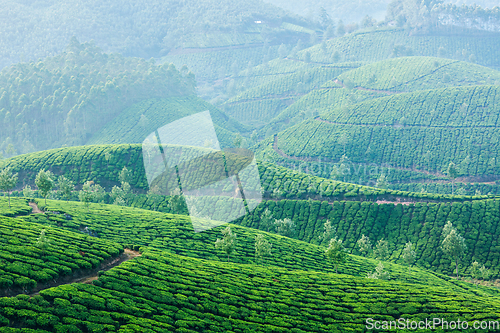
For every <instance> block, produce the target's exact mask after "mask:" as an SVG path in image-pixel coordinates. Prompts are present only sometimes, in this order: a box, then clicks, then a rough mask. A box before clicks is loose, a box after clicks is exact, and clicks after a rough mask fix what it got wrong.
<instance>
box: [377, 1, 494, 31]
mask: <svg viewBox="0 0 500 333" xmlns="http://www.w3.org/2000/svg"><path fill="white" fill-rule="evenodd" d="M386 20H387V21H391V20H393V21H395V22H396V24H397V25H398V26H400V27H403V26H406V27H410V28H430V27H433V26H438V25H443V26H450V25H451V26H459V27H464V28H474V29H478V30H487V31H500V10H499V8H498V4H495V6H494V7H493V6H492V7H491V8H483V7H481V6H480V5H476V3H474V4H473V5H465V4H464V5H462V6H457V5H456V4H452V3H444V1H443V0H425V1H416V0H394V1H392V2H391V3H390V4H389V6H388V9H387V17H386Z"/></svg>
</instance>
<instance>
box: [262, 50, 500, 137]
mask: <svg viewBox="0 0 500 333" xmlns="http://www.w3.org/2000/svg"><path fill="white" fill-rule="evenodd" d="M498 83H500V72H498V71H496V70H494V69H491V68H487V67H483V66H480V65H476V64H471V63H467V62H464V61H457V60H451V59H443V58H436V57H417V56H413V57H397V58H392V59H387V60H382V61H379V62H375V63H371V64H367V65H364V66H361V67H358V68H357V69H352V70H349V71H345V72H344V73H342V74H340V75H338V76H337V77H335V78H334V79H333V80H331V81H329V82H325V83H324V84H323V85H321V87H319V88H316V89H312V91H311V92H309V93H308V94H306V95H304V96H302V97H301V98H300V99H298V100H297V101H296V102H295V103H293V104H292V105H290V106H289V107H287V108H286V109H285V110H283V111H282V112H280V113H279V114H278V115H277V116H276V117H274V118H273V119H272V120H270V121H269V124H268V125H266V126H265V127H264V129H263V130H262V131H261V134H262V135H263V134H264V133H269V132H271V133H273V132H274V133H277V132H279V131H280V130H283V129H285V128H287V127H290V126H292V125H294V124H296V123H298V122H300V121H302V120H304V119H305V117H304V116H300V115H301V114H303V113H304V110H315V111H316V113H317V114H319V113H323V112H326V111H327V110H329V109H332V108H334V107H344V106H346V105H351V104H356V103H360V102H363V101H365V100H368V99H374V98H380V97H384V96H388V95H393V94H399V93H403V92H412V91H417V90H426V89H438V88H444V87H457V86H469V85H484V84H490V85H491V84H495V85H497V84H498ZM308 118H312V116H311V115H309V117H308Z"/></svg>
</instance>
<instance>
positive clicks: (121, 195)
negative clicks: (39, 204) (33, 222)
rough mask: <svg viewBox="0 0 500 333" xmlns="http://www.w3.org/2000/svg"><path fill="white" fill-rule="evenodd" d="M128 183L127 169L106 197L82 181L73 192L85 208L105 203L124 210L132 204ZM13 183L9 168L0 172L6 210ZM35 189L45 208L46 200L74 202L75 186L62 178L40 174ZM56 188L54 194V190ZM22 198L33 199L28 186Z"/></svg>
mask: <svg viewBox="0 0 500 333" xmlns="http://www.w3.org/2000/svg"><path fill="white" fill-rule="evenodd" d="M131 179H132V176H131V172H130V171H129V170H128V169H127V167H123V169H122V170H121V171H120V173H119V180H120V183H121V186H116V185H115V186H113V188H112V190H111V192H110V193H106V191H105V190H104V188H103V187H102V186H100V185H99V184H94V182H93V181H86V182H84V184H83V185H82V189H81V190H80V191H78V192H77V197H78V199H79V200H80V201H81V202H82V203H83V204H84V205H85V206H86V207H87V208H88V206H89V203H90V202H109V201H110V203H113V204H114V205H119V206H125V205H127V204H129V203H131V202H132V201H133V194H132V191H131V188H130V184H129V182H130V180H131ZM17 182H18V174H17V173H13V172H12V170H11V169H10V168H9V167H7V168H5V169H3V170H1V171H0V190H2V191H4V192H6V193H7V195H8V197H9V208H10V192H11V191H12V189H13V188H14V187H15V186H16V185H17ZM35 185H36V187H37V190H38V195H39V196H40V197H42V198H43V199H44V202H45V206H46V205H47V197H49V198H53V199H61V200H66V201H68V200H70V199H75V184H74V183H73V181H71V180H70V179H68V178H66V177H65V176H63V175H61V176H59V177H56V176H55V175H54V174H53V173H52V172H51V171H45V170H40V171H39V172H38V173H37V175H36V178H35ZM56 188H57V190H55V189H56ZM22 194H23V196H24V197H26V198H34V196H35V190H33V189H32V188H31V186H30V185H26V186H25V187H24V188H23V190H22Z"/></svg>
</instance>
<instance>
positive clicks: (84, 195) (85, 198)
mask: <svg viewBox="0 0 500 333" xmlns="http://www.w3.org/2000/svg"><path fill="white" fill-rule="evenodd" d="M92 183H93V182H92V181H86V182H85V184H83V186H82V189H81V190H80V192H78V199H80V201H81V202H82V203H83V204H84V205H85V207H87V211H88V209H89V203H90V202H91V201H92V200H94V197H95V193H94V189H93V186H92Z"/></svg>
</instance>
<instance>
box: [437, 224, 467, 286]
mask: <svg viewBox="0 0 500 333" xmlns="http://www.w3.org/2000/svg"><path fill="white" fill-rule="evenodd" d="M443 238H444V239H443V241H442V243H441V248H442V250H443V252H444V253H445V254H447V255H449V256H450V257H452V258H454V259H455V267H456V272H457V277H458V261H459V260H460V257H462V256H463V254H464V253H465V250H466V249H467V246H466V245H465V239H464V238H463V237H462V236H461V235H460V234H459V233H458V231H457V229H455V228H454V227H453V225H452V224H451V222H450V221H448V222H447V223H446V225H445V226H444V228H443Z"/></svg>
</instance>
